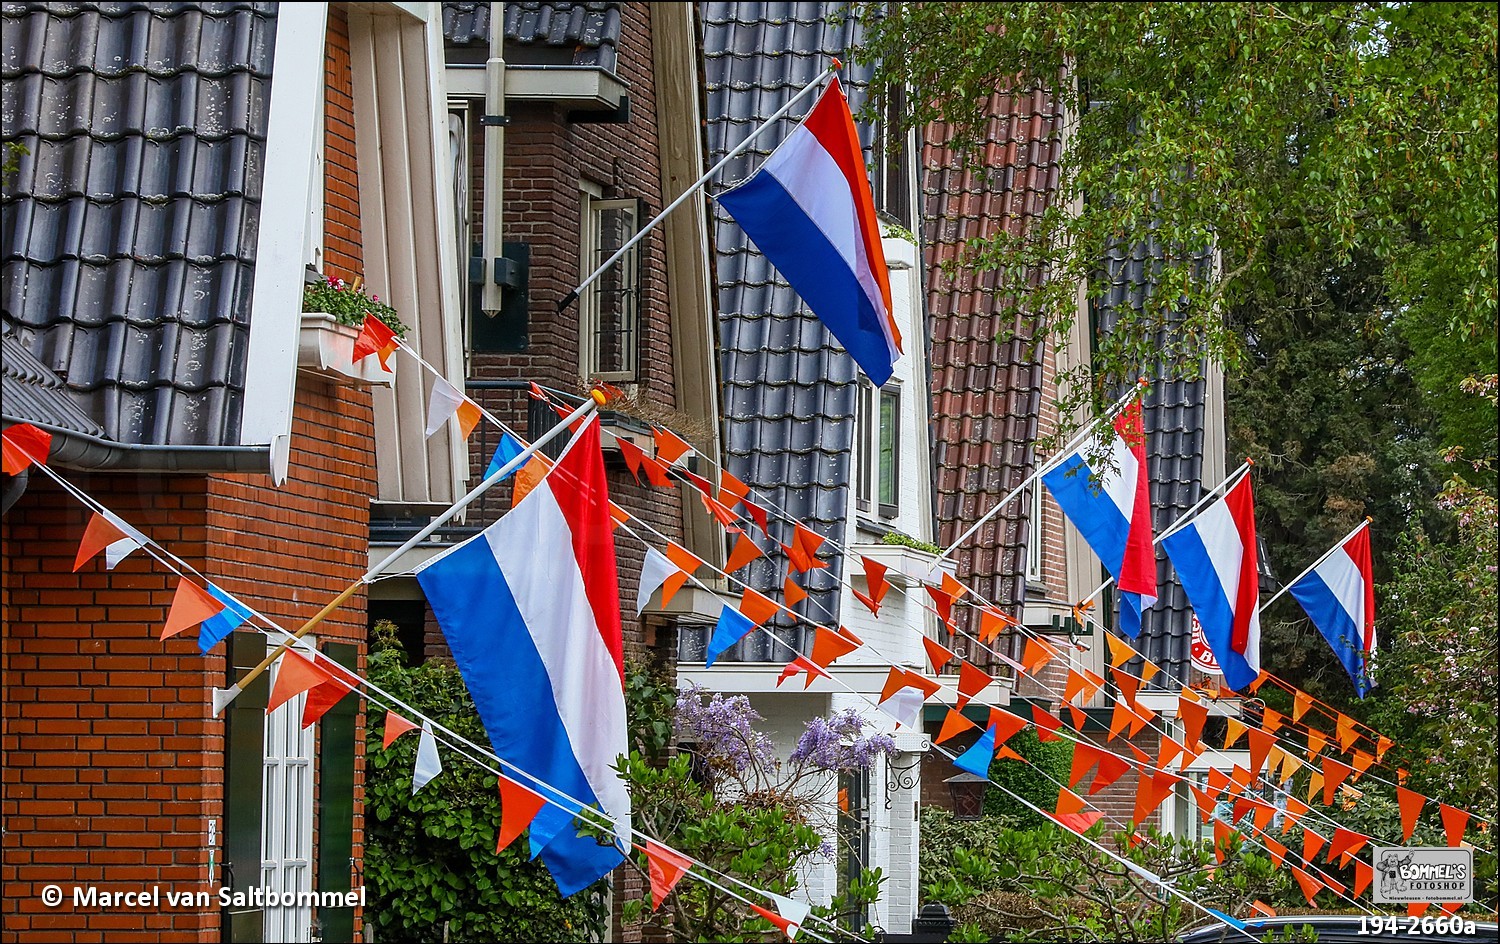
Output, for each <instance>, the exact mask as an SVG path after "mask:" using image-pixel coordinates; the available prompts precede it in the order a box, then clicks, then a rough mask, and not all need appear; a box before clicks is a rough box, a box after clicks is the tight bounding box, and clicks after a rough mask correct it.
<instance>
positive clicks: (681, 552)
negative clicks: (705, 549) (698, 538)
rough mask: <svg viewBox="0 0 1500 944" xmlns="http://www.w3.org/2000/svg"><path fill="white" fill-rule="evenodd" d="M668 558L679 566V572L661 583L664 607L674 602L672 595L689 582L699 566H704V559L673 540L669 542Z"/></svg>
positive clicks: (673, 564) (674, 564)
mask: <svg viewBox="0 0 1500 944" xmlns="http://www.w3.org/2000/svg"><path fill="white" fill-rule="evenodd" d="M667 560H669V561H671V562H672V566H674V567H676V568H677V573H675V574H672V575H671V576H670V577H668V578H667V579H666V580H665V581H664V582H663V583H662V585H661V586H662V590H661V605H662V606H663V607H665V606H666V605H667V604H669V603H671V602H672V597H674V596H676V595H677V591H678V590H681V589H682V585H683V584H685V583H687V579H688V577H690V576H692V575H693V574H695V573H697V572H698V568H700V567H702V566H703V561H701V560H699V559H698V557H697V556H696V555H695V554H693V553H692V552H691V551H689V550H688V549H687V548H685V547H681V546H680V545H677V544H674V543H673V542H671V541H668V542H667Z"/></svg>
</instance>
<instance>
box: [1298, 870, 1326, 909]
mask: <svg viewBox="0 0 1500 944" xmlns="http://www.w3.org/2000/svg"><path fill="white" fill-rule="evenodd" d="M1291 870H1292V876H1293V877H1294V878H1295V879H1296V880H1297V884H1298V885H1300V886H1302V894H1303V896H1304V897H1305V898H1306V899H1307V903H1308V905H1310V906H1312V907H1314V908H1316V907H1317V902H1316V901H1314V899H1316V898H1317V897H1318V892H1320V891H1322V890H1323V883H1322V882H1320V881H1318V880H1317V879H1316V878H1314V877H1312V876H1311V875H1309V874H1307V873H1306V872H1304V871H1302V870H1301V869H1299V868H1297V867H1296V866H1295V865H1294V866H1291Z"/></svg>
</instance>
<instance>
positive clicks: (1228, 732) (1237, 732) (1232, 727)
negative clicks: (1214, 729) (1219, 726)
mask: <svg viewBox="0 0 1500 944" xmlns="http://www.w3.org/2000/svg"><path fill="white" fill-rule="evenodd" d="M1247 730H1249V728H1247V727H1246V725H1245V724H1244V722H1242V721H1239V720H1238V719H1235V718H1225V719H1224V750H1226V751H1227V750H1229V749H1230V748H1231V747H1234V744H1235V742H1236V741H1238V740H1239V739H1240V738H1241V737H1242V736H1244V734H1245V732H1246V731H1247Z"/></svg>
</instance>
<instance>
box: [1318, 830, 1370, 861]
mask: <svg viewBox="0 0 1500 944" xmlns="http://www.w3.org/2000/svg"><path fill="white" fill-rule="evenodd" d="M1369 841H1370V837H1369V836H1361V835H1360V834H1359V833H1357V832H1354V831H1353V830H1351V829H1345V828H1344V827H1342V826H1339V827H1336V828H1335V829H1334V831H1333V838H1332V839H1330V840H1328V861H1329V862H1330V863H1332V862H1333V860H1334V859H1337V858H1339V857H1340V856H1342V857H1343V859H1344V861H1342V862H1340V863H1339V866H1340V867H1341V868H1343V867H1347V866H1348V864H1349V862H1348V860H1349V859H1350V858H1352V857H1354V856H1356V855H1358V854H1359V850H1360V849H1361V848H1363V846H1364V844H1365V843H1367V842H1369Z"/></svg>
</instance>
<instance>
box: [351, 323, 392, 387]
mask: <svg viewBox="0 0 1500 944" xmlns="http://www.w3.org/2000/svg"><path fill="white" fill-rule="evenodd" d="M397 343H398V342H397V341H396V332H394V331H392V330H391V329H390V326H388V325H387V324H386V323H385V322H384V321H381V320H380V319H379V318H376V317H375V316H374V315H365V321H364V324H362V325H360V328H359V337H357V338H355V339H354V362H355V363H356V364H357V363H359V362H360V361H362V360H364V359H365V358H366V357H369V356H370V355H371V354H377V355H379V356H380V366H381V367H383V368H385V371H386V373H390V372H391V368H390V365H389V364H387V363H386V358H388V357H390V356H391V352H392V351H394V350H396V347H397Z"/></svg>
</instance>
